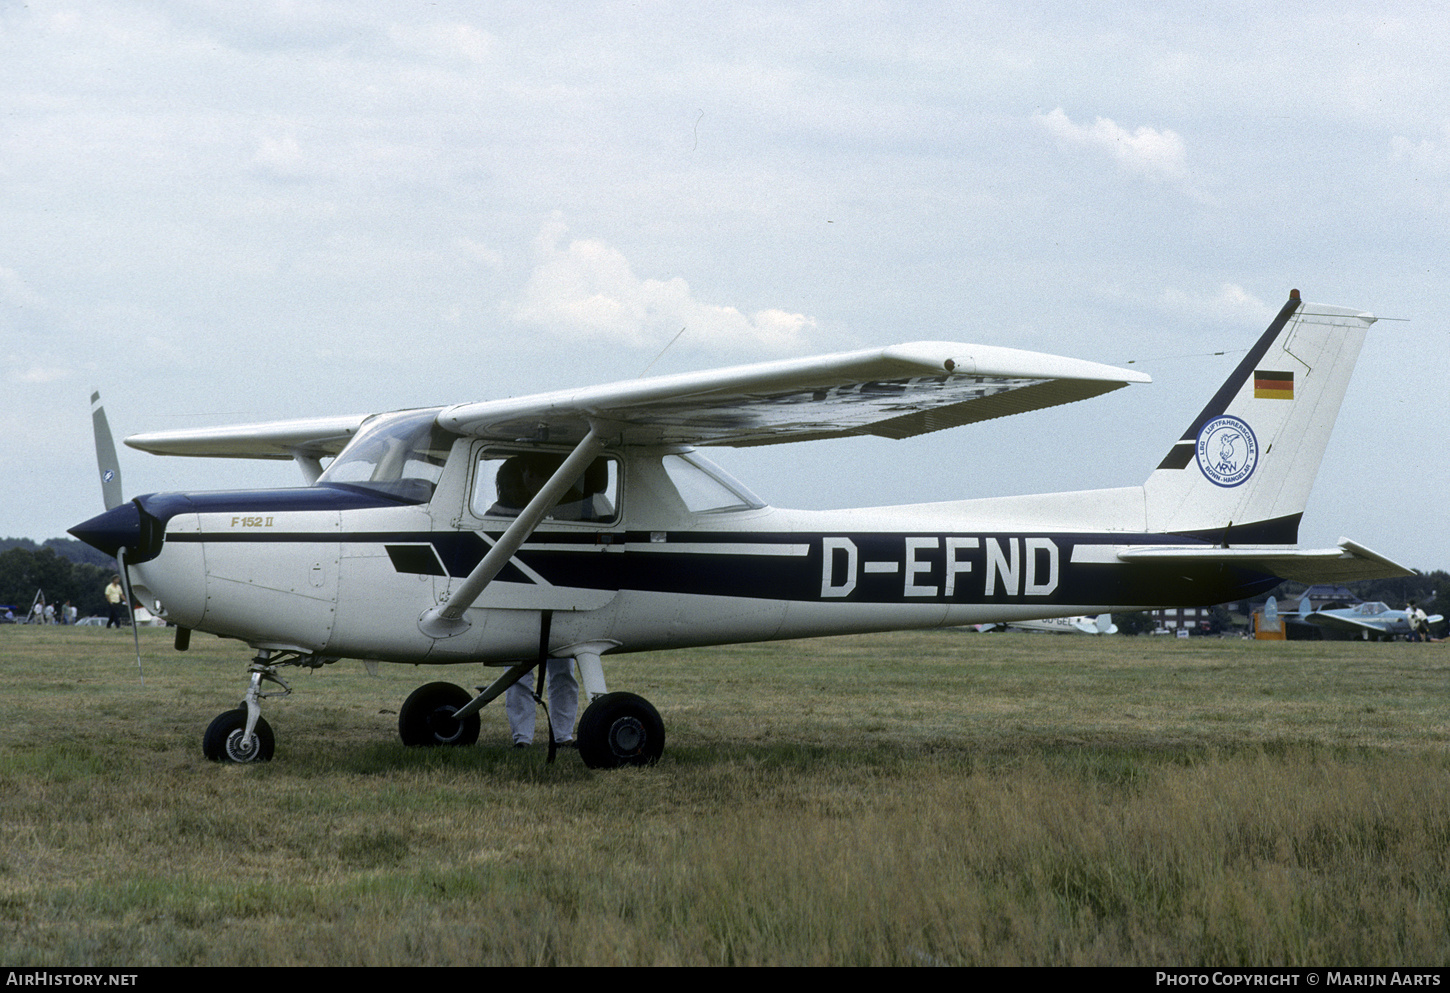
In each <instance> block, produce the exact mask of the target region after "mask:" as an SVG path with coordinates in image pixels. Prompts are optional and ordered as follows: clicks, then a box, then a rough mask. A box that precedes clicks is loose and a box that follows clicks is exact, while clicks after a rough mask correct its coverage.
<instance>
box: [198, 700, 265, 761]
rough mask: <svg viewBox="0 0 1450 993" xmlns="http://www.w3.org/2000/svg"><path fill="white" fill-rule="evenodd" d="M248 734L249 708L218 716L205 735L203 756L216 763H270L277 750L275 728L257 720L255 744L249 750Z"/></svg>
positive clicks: (253, 735)
mask: <svg viewBox="0 0 1450 993" xmlns="http://www.w3.org/2000/svg"><path fill="white" fill-rule="evenodd" d="M246 733H247V708H246V707H239V708H237V709H236V710H228V711H227V712H226V713H223V714H218V715H217V718H216V720H214V721H212V722H211V726H210V727H208V728H207V729H206V734H204V735H202V739H201V753H202V754H203V755H205V756H206V757H207V758H209V759H211V760H212V761H213V762H237V763H246V762H270V761H272V752H273V751H274V750H275V749H276V747H277V739H276V738H274V737H273V736H272V726H271V725H270V724H268V723H267V722H266V721H265V720H264V719H262V718H260V717H259V718H257V726H256V727H255V728H254V729H253V730H252V742H251V746H250V747H248V746H247V744H246V743H245V742H244V741H243V738H245V736H246Z"/></svg>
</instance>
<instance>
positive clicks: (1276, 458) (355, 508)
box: [71, 290, 1408, 768]
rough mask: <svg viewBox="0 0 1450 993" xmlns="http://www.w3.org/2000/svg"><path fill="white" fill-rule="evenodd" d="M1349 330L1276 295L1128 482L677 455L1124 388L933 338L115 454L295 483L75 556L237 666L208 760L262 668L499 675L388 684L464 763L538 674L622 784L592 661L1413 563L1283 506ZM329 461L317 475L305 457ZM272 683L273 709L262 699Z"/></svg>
mask: <svg viewBox="0 0 1450 993" xmlns="http://www.w3.org/2000/svg"><path fill="white" fill-rule="evenodd" d="M1374 320H1375V318H1374V317H1373V316H1371V315H1369V314H1364V313H1359V312H1356V311H1353V310H1347V309H1344V308H1340V307H1326V306H1318V305H1311V304H1304V303H1302V302H1301V300H1300V298H1299V293H1298V291H1297V290H1295V291H1293V293H1292V294H1291V295H1290V298H1289V301H1288V302H1287V303H1286V304H1285V305H1284V307H1283V309H1282V310H1280V312H1279V314H1278V315H1277V317H1275V319H1274V321H1273V323H1272V324H1271V325H1270V326H1269V328H1268V330H1267V331H1266V332H1265V333H1264V334H1263V336H1262V337H1261V338H1260V339H1259V340H1258V343H1257V344H1255V345H1254V346H1253V348H1251V349H1250V350H1249V352H1248V354H1247V356H1246V357H1245V358H1244V359H1243V361H1242V362H1241V363H1240V364H1239V366H1238V367H1237V368H1236V369H1235V370H1234V372H1233V374H1232V375H1231V376H1229V378H1228V380H1227V382H1225V383H1224V384H1223V386H1222V387H1221V388H1220V389H1219V391H1218V392H1217V393H1216V394H1214V396H1213V398H1212V399H1211V400H1209V402H1208V405H1207V406H1206V407H1204V408H1203V411H1202V413H1200V414H1199V415H1198V417H1196V418H1195V419H1194V420H1193V423H1192V424H1190V425H1189V426H1188V428H1187V430H1186V431H1184V433H1183V436H1182V438H1181V439H1179V441H1178V442H1177V443H1175V444H1174V445H1173V446H1172V447H1171V449H1170V450H1169V452H1168V454H1167V456H1166V457H1165V458H1164V459H1163V461H1162V462H1161V463H1160V464H1159V466H1158V468H1157V469H1156V470H1155V471H1154V472H1153V473H1152V474H1151V475H1150V476H1149V477H1148V479H1147V481H1146V482H1144V483H1143V484H1142V485H1139V486H1131V487H1124V488H1119V489H1106V490H1092V491H1084V492H1074V493H1056V494H1044V495H1037V496H1017V497H1002V498H988V499H975V500H962V501H953V502H946V503H932V504H918V505H912V506H899V507H874V508H867V509H854V510H834V511H800V510H781V509H777V508H774V507H769V506H766V505H765V504H763V503H762V502H761V501H760V500H759V499H757V498H756V497H755V496H753V495H752V494H751V493H750V491H749V490H748V489H746V488H745V487H744V486H742V485H741V484H740V483H738V482H736V481H735V480H734V479H732V478H731V477H730V476H728V475H727V474H726V473H724V472H722V471H721V470H720V469H718V468H717V467H715V466H714V465H713V464H711V462H709V461H708V460H707V459H705V458H704V457H703V456H702V455H701V454H700V452H699V451H698V450H697V449H698V448H699V447H706V446H711V445H732V446H744V445H769V444H780V443H784V442H796V441H807V440H811V439H818V438H838V437H845V436H852V435H877V436H882V437H887V438H906V437H910V436H913V435H918V434H922V433H925V432H929V431H938V430H942V429H946V428H954V427H958V426H960V425H964V424H968V423H972V422H974V421H982V420H987V419H990V418H995V417H1002V416H1005V415H1008V414H1018V413H1022V412H1024V411H1029V410H1035V409H1039V408H1044V407H1050V406H1055V405H1057V404H1063V403H1070V402H1073V401H1076V400H1083V399H1086V398H1089V397H1093V396H1097V395H1099V394H1102V393H1107V392H1109V391H1111V390H1116V389H1120V388H1122V387H1124V386H1126V385H1127V384H1129V383H1140V382H1148V377H1146V376H1144V375H1142V374H1140V373H1136V372H1131V371H1127V370H1123V369H1115V368H1112V367H1109V366H1104V365H1098V364H1096V363H1092V362H1084V361H1079V360H1076V359H1069V358H1061V357H1057V356H1051V355H1043V354H1038V353H1033V352H1025V351H1018V350H1014V349H1006V348H993V347H990V346H983V345H968V344H960V343H954V342H934V341H928V342H917V343H914V344H907V345H898V346H895V347H891V348H883V349H872V350H866V351H856V352H848V353H844V354H839V355H828V356H823V357H817V358H809V359H797V360H786V361H778V362H770V363H764V364H759V365H747V366H740V367H735V368H727V369H719V370H714V371H709V372H700V373H689V374H681V375H672V376H662V377H657V378H652V379H643V380H632V381H628V382H622V383H614V384H611V385H607V386H599V387H593V388H587V389H575V390H564V391H560V392H555V393H544V394H538V395H534V396H526V397H521V398H517V399H507V400H487V401H481V402H476V403H463V404H458V405H456V406H450V407H435V408H430V409H425V410H405V411H399V412H395V413H387V414H376V415H372V416H356V417H329V418H320V419H310V420H294V421H284V422H277V423H267V424H254V425H245V426H238V427H227V428H217V429H213V430H187V431H168V432H161V433H156V434H145V435H140V436H137V437H132V438H128V439H127V441H126V443H127V444H128V445H130V446H131V447H133V448H138V449H141V450H143V451H148V452H153V453H157V454H163V455H191V456H213V457H233V458H238V457H239V458H270V459H293V460H295V461H296V462H297V464H298V465H299V466H301V468H302V470H303V472H304V474H305V475H306V477H307V480H308V483H309V485H307V486H305V487H301V488H294V489H268V490H252V491H240V492H194V493H154V494H151V495H148V496H142V497H137V498H136V499H133V500H131V501H129V502H122V501H121V496H120V484H119V477H118V475H117V466H116V462H115V454H114V450H113V448H112V446H111V443H110V440H109V439H110V432H109V429H107V428H106V425H105V418H104V413H103V412H102V411H100V410H99V406H98V405H97V407H96V410H95V415H96V427H97V439H98V440H97V452H98V458H99V462H100V465H101V474H102V477H103V490H104V491H105V492H106V494H107V496H106V503H107V506H108V507H109V508H110V509H108V510H107V512H106V513H104V514H102V515H100V516H99V517H96V518H94V519H92V520H90V521H87V522H85V523H84V524H81V525H78V526H77V527H75V528H73V529H72V531H71V533H72V534H74V535H75V536H76V537H78V538H80V539H82V540H84V541H86V542H88V543H89V544H91V545H93V546H95V547H97V548H99V549H101V550H103V551H105V552H107V553H108V554H112V555H115V556H116V557H117V559H118V560H119V562H120V565H121V567H122V571H123V573H124V575H125V576H126V578H127V579H128V580H129V582H130V583H131V585H132V588H133V591H134V594H135V596H136V597H137V598H138V599H139V600H141V601H142V602H143V603H145V604H147V605H148V606H152V607H154V610H155V611H156V613H157V614H158V615H160V616H161V617H163V618H165V619H167V620H169V621H171V622H173V623H174V624H176V625H177V626H178V632H177V647H178V648H182V647H184V646H185V644H186V642H187V638H188V636H189V634H190V632H191V631H193V630H195V631H204V632H210V633H213V634H217V635H221V636H223V637H227V638H236V639H239V640H241V641H244V642H246V643H247V644H249V645H250V646H252V647H253V648H255V649H256V650H257V655H256V657H255V658H254V659H253V661H252V663H251V668H250V674H251V683H250V687H249V689H248V690H247V695H246V702H245V705H244V706H243V707H240V708H238V709H236V710H232V711H228V712H226V713H223V714H222V715H220V716H219V717H218V718H217V719H216V720H215V721H214V722H213V723H212V726H211V727H210V728H209V729H208V731H207V732H206V735H205V738H204V742H203V748H204V751H205V753H206V754H207V755H208V756H209V757H211V758H214V759H218V760H226V761H235V762H247V761H257V760H265V759H268V758H270V757H271V756H272V753H273V747H274V738H273V735H272V731H271V729H270V727H269V726H268V725H267V722H266V721H265V720H263V719H262V717H261V713H260V710H261V708H260V701H261V700H262V698H263V697H265V696H271V695H276V694H279V693H286V692H290V689H289V688H288V687H287V685H286V683H285V682H284V681H283V680H282V678H281V676H280V675H279V674H278V670H280V669H281V668H283V667H286V666H305V667H317V666H321V665H325V664H327V663H330V662H335V661H337V660H339V659H342V658H353V659H362V660H377V661H387V662H405V663H414V664H416V663H424V664H458V663H481V664H485V665H493V666H498V667H501V668H504V672H503V673H502V675H500V676H498V677H497V678H496V679H494V680H493V681H492V682H491V683H490V685H488V686H487V687H486V688H482V689H481V692H478V693H474V692H470V691H468V690H465V689H463V688H462V687H459V686H455V685H452V684H449V683H437V682H435V683H429V684H427V685H425V686H423V687H421V688H420V689H418V690H417V691H415V692H414V693H413V694H412V695H411V696H410V697H409V698H408V700H407V701H406V702H405V703H404V704H403V706H402V708H401V710H400V715H399V729H400V732H401V735H402V738H403V740H404V741H405V742H407V743H409V744H417V745H433V744H438V745H443V744H469V743H472V742H474V741H475V740H476V739H477V736H478V733H479V717H478V711H479V709H480V708H482V707H483V706H484V705H486V704H487V703H488V702H489V701H491V700H493V699H495V698H496V697H497V696H498V695H499V694H501V693H502V692H503V691H504V690H505V689H507V688H508V686H510V685H512V684H513V683H514V682H516V681H517V680H519V679H521V678H523V677H524V676H525V675H526V674H527V673H528V672H529V671H530V670H532V669H533V668H534V667H535V666H538V665H539V664H540V663H541V661H542V660H544V659H546V658H561V659H572V660H574V662H575V663H576V664H577V665H578V668H579V671H580V673H581V675H582V677H583V683H584V688H585V691H586V693H587V695H588V697H589V698H590V700H591V701H592V702H591V703H590V704H589V706H588V708H587V710H586V711H585V713H584V715H583V717H582V718H581V720H580V723H579V728H578V732H577V740H578V744H579V752H580V755H581V756H582V757H583V759H584V761H585V762H586V763H587V764H588V765H590V766H591V767H596V768H597V767H609V766H616V765H624V764H648V763H651V762H654V761H655V760H656V759H658V758H659V756H660V754H661V752H662V749H663V747H664V725H663V723H662V722H661V720H660V717H659V714H658V713H657V712H656V710H655V708H654V707H652V706H651V705H650V704H649V703H648V702H647V701H645V700H644V699H642V698H640V697H638V696H636V695H634V694H631V693H620V692H614V693H611V692H608V691H607V689H606V686H605V679H604V667H603V663H602V661H601V660H602V659H604V658H605V657H606V656H609V655H611V654H617V653H625V652H640V651H650V650H655V649H662V648H671V647H678V646H692V645H707V644H719V643H728V642H740V641H763V640H769V639H778V638H801V637H808V636H816V635H828V634H842V633H850V632H865V631H880V630H887V629H896V628H929V627H937V626H945V625H969V624H981V623H986V622H1004V621H1013V620H1020V619H1027V618H1041V617H1048V616H1068V615H1075V614H1098V613H1100V612H1103V611H1108V610H1141V609H1148V608H1153V607H1166V606H1203V605H1209V604H1215V603H1221V602H1224V601H1226V600H1234V599H1241V598H1245V597H1250V596H1253V595H1256V594H1262V593H1264V592H1266V591H1268V590H1269V589H1271V588H1273V587H1274V586H1275V585H1276V584H1277V583H1278V582H1279V581H1280V580H1281V579H1295V580H1301V581H1306V582H1308V581H1321V582H1324V581H1327V582H1336V581H1343V580H1346V579H1352V578H1370V577H1377V576H1396V575H1404V574H1407V573H1408V570H1406V569H1404V568H1402V567H1401V566H1399V565H1397V564H1395V563H1393V562H1391V561H1389V560H1388V559H1386V558H1383V557H1382V556H1379V555H1376V554H1375V553H1373V552H1371V551H1369V550H1367V549H1365V548H1363V547H1361V546H1359V545H1356V544H1355V543H1353V542H1350V541H1347V540H1342V541H1341V544H1340V545H1339V547H1338V548H1332V549H1324V550H1299V549H1296V548H1294V547H1291V546H1293V545H1294V543H1295V542H1296V540H1297V533H1298V525H1299V519H1300V515H1301V513H1302V512H1303V509H1304V504H1305V500H1306V498H1307V497H1308V494H1309V490H1310V486H1311V484H1312V483H1313V480H1314V476H1315V473H1316V471H1317V469H1318V465H1319V461H1320V458H1321V456H1322V455H1323V452H1324V448H1325V445H1326V444H1327V442H1328V439H1329V434H1330V430H1331V428H1332V426H1333V423H1334V419H1335V416H1336V415H1337V412H1338V410H1339V406H1340V402H1341V400H1342V399H1343V396H1344V391H1345V389H1346V386H1347V385H1348V382H1349V378H1350V372H1351V370H1352V368H1353V366H1354V362H1355V359H1356V357H1357V356H1358V354H1359V349H1360V346H1361V344H1362V343H1363V340H1364V335H1365V331H1366V329H1367V328H1368V327H1369V325H1370V324H1371V323H1372V322H1373V321H1374ZM329 456H330V457H332V461H331V463H330V464H329V465H328V466H327V467H326V469H325V470H324V469H323V467H322V460H324V459H326V458H328V457H329ZM267 683H273V684H277V685H279V686H281V687H282V689H281V690H273V691H269V692H264V691H263V685H264V684H267Z"/></svg>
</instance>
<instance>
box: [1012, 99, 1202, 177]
mask: <svg viewBox="0 0 1450 993" xmlns="http://www.w3.org/2000/svg"><path fill="white" fill-rule="evenodd" d="M1033 120H1035V121H1037V122H1038V123H1039V124H1041V125H1042V126H1043V127H1045V128H1046V129H1047V130H1048V131H1050V132H1051V133H1052V134H1053V136H1054V137H1056V138H1057V139H1058V141H1060V142H1063V143H1065V144H1071V145H1083V146H1086V147H1088V148H1097V149H1101V150H1103V151H1106V152H1108V153H1109V154H1110V155H1112V156H1113V158H1114V159H1116V160H1117V163H1118V165H1119V166H1121V167H1122V168H1123V169H1125V170H1127V171H1128V172H1131V173H1136V174H1138V175H1141V176H1146V177H1148V178H1149V179H1155V180H1161V179H1168V180H1184V179H1187V178H1188V156H1187V151H1186V149H1185V148H1184V145H1183V138H1182V137H1181V136H1180V135H1179V134H1178V132H1176V131H1168V130H1166V129H1165V130H1163V131H1157V130H1155V129H1153V128H1148V127H1140V128H1138V129H1137V130H1136V131H1132V132H1129V131H1128V129H1127V128H1124V127H1122V126H1121V125H1119V124H1117V123H1116V122H1114V121H1112V120H1109V119H1108V118H1106V117H1099V118H1098V119H1097V120H1095V121H1094V122H1093V123H1092V124H1091V125H1087V124H1074V123H1073V122H1072V121H1071V120H1070V119H1069V118H1068V116H1067V114H1066V113H1065V112H1064V111H1063V109H1062V108H1061V107H1058V108H1057V109H1056V110H1054V111H1053V112H1052V113H1050V114H1034V115H1033Z"/></svg>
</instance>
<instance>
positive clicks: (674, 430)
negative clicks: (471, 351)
mask: <svg viewBox="0 0 1450 993" xmlns="http://www.w3.org/2000/svg"><path fill="white" fill-rule="evenodd" d="M1150 381H1151V380H1150V379H1149V377H1147V376H1145V375H1143V374H1142V373H1138V372H1131V371H1129V370H1126V369H1116V368H1114V367H1112V366H1106V365H1102V364H1099V363H1096V362H1085V361H1082V360H1079V359H1070V358H1064V357H1062V356H1056V355H1046V354H1042V353H1039V352H1026V351H1021V350H1018V349H1011V348H995V347H991V346H985V345H969V344H963V343H961V342H940V341H924V342H913V343H910V344H906V345H897V346H894V347H892V348H884V349H867V350H863V351H858V352H844V353H840V354H837V355H824V356H817V357H815V358H808V359H790V360H785V361H780V362H766V363H759V364H756V365H748V366H735V367H731V368H726V369H715V370H710V371H707V372H697V373H685V374H681V375H675V376H660V377H656V378H653V379H644V380H633V381H627V382H622V383H613V384H610V385H607V386H599V387H593V388H588V389H580V390H565V391H559V392H555V393H545V394H538V395H535V396H529V397H521V398H518V399H512V400H492V401H484V402H479V403H467V404H459V405H457V406H455V407H451V408H449V409H447V410H445V411H443V413H441V414H440V415H439V417H438V422H439V424H440V425H441V426H443V427H444V428H446V429H448V430H451V431H456V432H458V433H460V434H468V435H474V436H476V437H482V438H491V439H498V440H510V441H513V440H520V439H534V440H537V439H539V438H541V436H543V437H547V438H548V439H549V440H552V441H564V442H567V441H577V440H578V439H579V438H582V437H583V436H584V434H585V433H587V431H588V429H589V425H590V424H591V423H601V422H602V423H605V424H608V425H609V430H610V431H611V432H617V433H618V434H619V435H620V436H621V437H622V438H623V440H624V441H625V443H630V444H681V445H733V446H744V445H771V444H780V443H784V442H794V441H806V440H812V439H818V438H840V437H847V436H852V435H879V436H883V437H888V438H908V437H912V436H914V435H918V434H924V433H926V432H930V431H940V430H942V429H944V428H949V427H956V426H958V425H961V424H969V423H972V422H974V421H980V420H986V419H989V418H993V417H1004V416H1007V415H1009V414H1016V413H1022V412H1024V411H1028V410H1039V409H1041V408H1044V407H1052V406H1056V405H1058V404H1063V403H1072V402H1074V401H1076V400H1081V399H1085V398H1087V397H1090V396H1097V395H1099V394H1101V393H1106V392H1108V391H1110V390H1115V389H1121V388H1122V387H1124V386H1126V385H1128V384H1129V383H1146V382H1150Z"/></svg>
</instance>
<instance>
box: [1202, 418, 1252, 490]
mask: <svg viewBox="0 0 1450 993" xmlns="http://www.w3.org/2000/svg"><path fill="white" fill-rule="evenodd" d="M1196 451H1197V453H1198V468H1199V469H1201V470H1203V474H1204V475H1205V476H1207V477H1208V478H1209V481H1210V482H1212V483H1214V484H1216V485H1218V486H1237V485H1239V484H1240V483H1242V482H1243V481H1244V480H1246V479H1248V478H1249V477H1250V476H1252V475H1253V474H1254V467H1255V466H1256V465H1258V464H1259V441H1258V439H1257V438H1255V437H1254V432H1253V430H1252V429H1250V428H1249V426H1248V425H1247V424H1245V423H1244V422H1243V421H1241V420H1239V419H1238V418H1237V417H1229V416H1227V415H1225V416H1223V417H1215V418H1214V419H1213V420H1211V421H1209V422H1208V423H1207V424H1205V425H1204V426H1203V430H1202V431H1200V432H1198V445H1197V449H1196Z"/></svg>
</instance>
